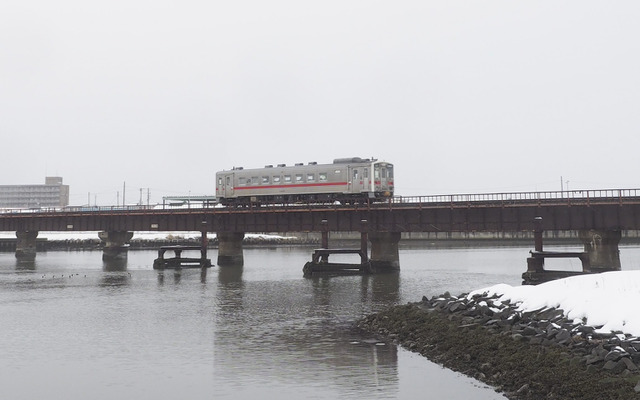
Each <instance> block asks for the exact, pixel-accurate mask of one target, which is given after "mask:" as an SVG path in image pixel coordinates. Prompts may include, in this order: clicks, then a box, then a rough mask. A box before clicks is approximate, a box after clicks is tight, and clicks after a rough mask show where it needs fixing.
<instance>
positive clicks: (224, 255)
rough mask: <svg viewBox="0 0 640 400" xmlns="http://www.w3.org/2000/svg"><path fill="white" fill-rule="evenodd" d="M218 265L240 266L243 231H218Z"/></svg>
mask: <svg viewBox="0 0 640 400" xmlns="http://www.w3.org/2000/svg"><path fill="white" fill-rule="evenodd" d="M217 237H218V265H219V266H221V267H227V266H238V267H239V266H242V265H243V264H244V256H243V254H242V239H244V232H218V233H217Z"/></svg>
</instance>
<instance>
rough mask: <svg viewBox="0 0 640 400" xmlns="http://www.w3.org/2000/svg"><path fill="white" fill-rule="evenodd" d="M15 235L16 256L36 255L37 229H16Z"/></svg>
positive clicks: (27, 256) (29, 256) (32, 256)
mask: <svg viewBox="0 0 640 400" xmlns="http://www.w3.org/2000/svg"><path fill="white" fill-rule="evenodd" d="M16 237H17V240H16V257H18V258H34V257H35V256H36V238H37V237H38V231H17V232H16Z"/></svg>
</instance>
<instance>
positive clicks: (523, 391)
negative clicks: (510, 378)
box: [516, 383, 529, 394]
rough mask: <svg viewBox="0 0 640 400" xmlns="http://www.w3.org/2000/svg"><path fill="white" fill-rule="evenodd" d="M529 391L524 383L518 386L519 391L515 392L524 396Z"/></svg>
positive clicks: (527, 385)
mask: <svg viewBox="0 0 640 400" xmlns="http://www.w3.org/2000/svg"><path fill="white" fill-rule="evenodd" d="M528 391H529V384H527V383H525V384H524V385H522V386H520V389H518V390H516V393H517V394H524V393H527V392H528Z"/></svg>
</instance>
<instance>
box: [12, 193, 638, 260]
mask: <svg viewBox="0 0 640 400" xmlns="http://www.w3.org/2000/svg"><path fill="white" fill-rule="evenodd" d="M363 221H367V223H366V224H364V226H366V230H367V234H368V239H369V241H370V242H371V245H372V248H371V261H372V262H374V263H378V264H379V265H380V266H381V267H386V268H390V269H397V268H399V256H398V242H399V240H400V234H401V233H402V232H443V233H444V232H531V231H534V230H538V231H540V230H545V231H578V232H579V233H580V234H579V237H580V239H581V241H582V242H583V244H584V248H585V253H588V258H589V260H590V263H589V264H590V268H592V269H602V270H615V269H620V258H619V250H618V243H619V241H620V237H621V232H622V231H627V230H640V189H606V190H588V191H587V190H584V191H579V190H575V191H561V192H520V193H491V194H456V195H438V196H415V197H406V196H404V197H403V196H396V197H393V198H390V199H388V201H385V202H382V203H364V204H353V205H342V204H313V203H309V204H302V203H298V204H273V205H260V206H259V205H246V206H244V207H221V206H219V205H215V204H207V205H205V206H202V207H190V208H172V207H170V206H153V207H149V206H136V207H67V208H65V209H62V210H48V209H40V210H3V211H2V212H0V231H14V232H16V235H17V248H16V255H21V254H27V255H28V254H31V253H33V252H35V240H36V237H37V235H38V232H39V231H99V232H100V236H101V239H103V241H104V243H105V255H107V254H108V252H109V251H116V252H117V250H118V249H119V248H121V247H122V246H123V245H124V244H125V243H126V242H127V241H128V240H129V239H131V237H132V235H133V233H134V232H136V231H144V232H148V231H200V232H202V233H203V235H206V233H208V232H215V233H216V234H217V237H218V241H219V250H218V265H226V264H229V265H233V264H241V263H242V260H243V258H242V239H243V237H244V235H245V233H264V232H321V231H322V230H323V229H327V228H325V227H328V230H329V231H334V232H338V231H341V232H347V231H353V232H359V231H361V229H362V227H363ZM534 221H538V223H539V224H540V225H539V226H538V227H537V228H535V227H534ZM536 251H540V252H542V245H541V243H536ZM540 254H542V253H540ZM540 254H539V255H540Z"/></svg>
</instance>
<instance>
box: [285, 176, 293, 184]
mask: <svg viewBox="0 0 640 400" xmlns="http://www.w3.org/2000/svg"><path fill="white" fill-rule="evenodd" d="M284 182H285V183H289V182H291V175H285V176H284Z"/></svg>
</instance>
